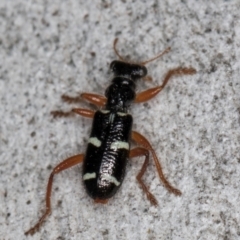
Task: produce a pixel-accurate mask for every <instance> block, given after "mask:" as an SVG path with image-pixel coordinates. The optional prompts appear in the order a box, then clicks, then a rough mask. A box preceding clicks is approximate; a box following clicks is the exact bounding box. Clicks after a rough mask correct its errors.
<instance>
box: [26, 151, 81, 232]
mask: <svg viewBox="0 0 240 240" xmlns="http://www.w3.org/2000/svg"><path fill="white" fill-rule="evenodd" d="M83 158H84V155H83V154H79V155H75V156H72V157H70V158H68V159H65V160H64V161H62V162H61V163H59V164H58V165H57V166H56V167H55V168H54V169H53V171H52V172H51V174H50V177H49V180H48V185H47V192H46V207H45V213H44V214H43V216H42V217H41V218H40V219H39V221H38V222H37V224H36V225H35V226H34V227H32V228H30V229H29V230H28V231H26V232H25V235H28V234H30V235H33V234H34V233H35V232H36V231H37V230H38V229H39V227H40V226H41V225H42V224H43V222H44V220H45V219H46V217H47V216H48V215H49V214H50V212H51V193H52V183H53V177H54V175H55V174H57V173H59V172H61V171H63V170H65V169H68V168H70V167H73V166H75V165H77V164H79V163H81V162H82V161H83Z"/></svg>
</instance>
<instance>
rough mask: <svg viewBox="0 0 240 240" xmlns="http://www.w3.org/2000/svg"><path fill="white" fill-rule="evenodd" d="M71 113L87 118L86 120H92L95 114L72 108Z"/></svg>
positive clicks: (86, 110) (87, 110)
mask: <svg viewBox="0 0 240 240" xmlns="http://www.w3.org/2000/svg"><path fill="white" fill-rule="evenodd" d="M72 111H73V112H75V113H77V114H79V115H81V116H83V117H88V118H93V117H94V114H95V112H94V111H92V110H89V109H85V108H73V109H72Z"/></svg>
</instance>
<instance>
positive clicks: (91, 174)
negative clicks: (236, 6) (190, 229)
mask: <svg viewBox="0 0 240 240" xmlns="http://www.w3.org/2000/svg"><path fill="white" fill-rule="evenodd" d="M94 178H96V173H95V172H93V173H85V174H84V175H83V180H84V181H85V180H89V179H94Z"/></svg>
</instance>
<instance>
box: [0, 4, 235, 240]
mask: <svg viewBox="0 0 240 240" xmlns="http://www.w3.org/2000/svg"><path fill="white" fill-rule="evenodd" d="M239 9H240V3H239V1H220V0H219V1H177V0H170V1H169V0H163V1H160V0H155V1H154V0H153V1H152V0H150V1H124V0H122V1H108V0H106V1H82V0H79V1H77V0H70V1H57V0H52V1H47V0H46V1H42V0H34V1H30V0H29V1H23V0H14V1H9V0H1V1H0V99H1V107H0V119H1V121H0V239H1V240H9V239H10V240H12V239H15V240H16V239H33V240H35V239H37V240H38V239H43V240H48V239H50V240H52V239H58V240H63V239H66V240H68V239H78V240H79V239H84V240H95V239H96V240H101V239H102V240H107V239H109V240H115V239H116V240H128V239H137V240H155V239H156V240H162V239H163V240H166V239H170V240H171V239H173V240H181V239H184V240H185V239H186V240H188V239H189V240H193V239H208V240H215V239H216V240H221V239H224V240H227V239H231V240H232V239H240V210H239V209H240V208H239V202H240V188H239V186H240V126H239V125H240V95H239V92H240V86H239V83H240V80H239V79H240V21H239V19H240V11H239ZM116 37H118V38H119V42H118V46H117V47H118V49H119V52H120V53H121V54H122V55H123V56H125V57H126V59H131V60H132V61H136V62H139V61H144V60H146V59H148V58H151V57H153V56H155V55H156V54H158V53H159V52H161V51H162V50H164V49H166V48H167V47H169V46H170V47H171V52H169V53H168V54H166V55H164V56H163V57H162V58H161V59H158V60H156V61H154V62H152V63H149V64H148V65H147V67H148V70H149V74H150V75H151V76H152V78H153V81H152V82H144V81H139V84H138V90H139V91H140V90H143V89H146V88H150V87H153V86H157V85H160V84H161V82H162V80H163V78H164V75H165V74H166V73H167V72H168V70H170V69H172V68H176V67H179V66H180V67H190V66H192V67H194V68H195V69H196V70H197V74H195V75H193V76H178V77H173V78H172V79H171V81H170V82H169V83H168V84H167V86H166V88H165V89H164V90H163V91H162V92H161V93H160V94H159V95H158V96H156V97H155V98H154V99H152V100H151V101H149V102H147V103H145V104H138V105H136V104H135V105H133V106H132V108H131V112H132V114H133V116H134V129H135V130H138V131H139V132H141V133H142V134H144V135H145V136H146V137H147V138H148V139H149V140H150V142H151V143H152V145H153V148H154V149H155V150H156V153H157V155H158V156H159V159H160V162H161V164H162V167H163V172H164V174H165V176H166V177H167V179H168V180H169V181H170V182H171V183H172V185H173V186H175V187H177V188H179V189H180V190H181V191H182V196H180V197H176V196H175V195H173V194H171V193H169V192H168V191H167V189H166V188H165V187H164V186H163V184H162V182H161V181H160V180H159V177H158V175H157V172H156V169H155V166H154V163H153V161H151V162H150V165H149V168H148V170H147V172H146V174H145V175H144V182H145V183H146V185H147V186H149V189H150V190H151V192H152V193H153V194H154V195H155V197H156V199H157V200H158V202H159V206H158V207H154V206H151V204H150V202H149V201H148V200H147V198H146V196H145V195H144V194H143V191H142V189H141V188H140V187H139V184H138V183H137V181H136V175H137V173H138V171H139V169H140V168H141V165H142V163H143V159H142V158H137V159H134V160H133V161H129V164H128V168H127V174H126V178H125V180H124V183H123V185H122V187H121V189H120V191H119V192H118V193H117V194H116V195H115V196H114V197H113V198H112V199H110V201H109V202H108V204H107V205H98V204H94V203H93V201H92V200H91V199H90V198H89V197H88V196H87V194H86V192H85V191H84V188H83V184H82V181H81V169H82V168H81V166H76V167H73V168H71V169H68V170H66V171H64V172H62V173H60V174H59V175H57V176H56V177H55V179H54V184H53V193H52V207H53V211H52V214H51V215H50V216H49V217H48V218H47V220H46V222H45V223H44V225H43V226H42V227H41V229H40V231H39V232H37V233H36V234H35V235H34V236H32V237H26V236H25V235H24V231H26V230H28V229H29V228H30V227H31V226H33V225H34V224H35V223H36V222H37V220H38V218H39V217H40V216H41V214H42V212H43V210H44V204H45V203H44V197H45V190H46V184H47V180H48V177H49V174H50V172H51V169H52V168H53V167H54V166H56V165H57V164H58V163H59V162H60V161H61V160H63V159H66V158H67V157H69V156H72V155H74V154H77V153H81V152H84V150H85V147H86V144H87V140H88V136H89V132H90V128H91V120H89V119H84V118H82V117H80V116H75V117H72V118H67V119H64V118H61V119H53V118H52V117H51V115H50V112H51V111H52V110H57V109H61V110H69V109H71V108H72V107H89V108H93V106H91V105H89V104H87V103H85V102H82V103H80V104H72V105H68V104H67V103H63V102H62V101H61V95H62V94H68V95H72V96H77V95H78V94H79V93H81V92H95V93H98V94H104V90H105V89H106V87H107V86H108V84H109V82H110V80H111V77H112V76H111V73H110V72H109V64H110V62H111V61H112V60H114V59H116V58H117V57H116V55H115V54H114V51H113V49H112V44H113V40H114V38H116ZM93 109H94V108H93Z"/></svg>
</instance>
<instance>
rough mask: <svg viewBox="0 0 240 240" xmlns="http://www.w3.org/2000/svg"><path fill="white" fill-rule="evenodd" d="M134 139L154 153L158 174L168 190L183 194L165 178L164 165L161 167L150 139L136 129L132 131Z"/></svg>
mask: <svg viewBox="0 0 240 240" xmlns="http://www.w3.org/2000/svg"><path fill="white" fill-rule="evenodd" d="M132 140H133V141H135V142H136V143H137V144H139V145H140V146H142V147H143V148H145V149H147V150H148V151H150V152H151V153H152V155H153V160H154V163H155V165H156V168H157V172H158V175H159V177H160V179H161V180H162V182H163V184H164V186H165V187H166V188H167V189H168V191H169V192H172V193H174V194H175V195H177V196H179V195H181V194H182V193H181V191H179V190H178V189H176V188H174V187H173V186H172V185H171V184H170V183H169V182H168V180H167V179H166V178H165V176H164V174H163V171H162V167H161V165H160V163H159V161H158V158H157V155H156V153H155V151H154V150H153V148H152V146H151V144H150V143H149V141H148V140H147V139H146V138H145V137H144V136H143V135H141V134H140V133H138V132H135V131H132Z"/></svg>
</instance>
